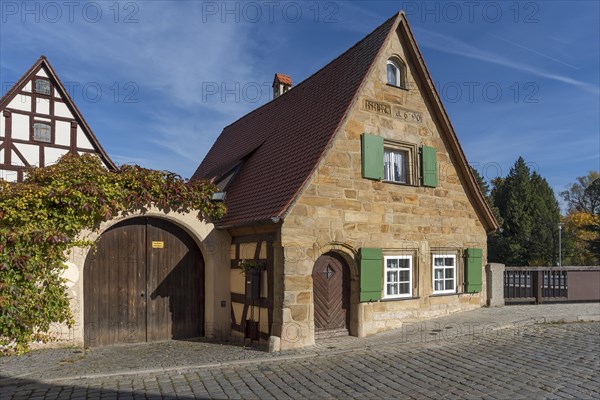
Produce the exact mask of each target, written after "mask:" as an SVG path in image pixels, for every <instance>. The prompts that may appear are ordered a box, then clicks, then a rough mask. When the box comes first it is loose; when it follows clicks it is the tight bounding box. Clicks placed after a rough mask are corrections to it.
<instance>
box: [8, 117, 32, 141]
mask: <svg viewBox="0 0 600 400" xmlns="http://www.w3.org/2000/svg"><path fill="white" fill-rule="evenodd" d="M11 119H12V137H13V139H23V140H29V117H28V116H27V115H22V114H17V113H13V114H12V117H11Z"/></svg>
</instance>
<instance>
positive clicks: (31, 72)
mask: <svg viewBox="0 0 600 400" xmlns="http://www.w3.org/2000/svg"><path fill="white" fill-rule="evenodd" d="M42 68H43V69H44V70H45V72H46V73H47V74H48V77H49V79H50V80H51V81H52V84H53V86H54V88H56V89H57V90H58V93H59V94H60V96H61V97H62V99H63V101H64V102H65V105H66V106H67V107H68V108H69V110H70V111H71V113H72V114H73V116H75V119H77V122H79V124H80V126H81V129H82V130H83V132H84V133H85V135H86V136H87V138H88V140H89V141H90V143H91V144H92V146H93V147H94V150H96V152H97V153H98V155H99V156H100V158H101V159H102V161H103V162H104V164H105V165H106V166H107V167H108V168H110V169H116V168H117V167H116V165H115V163H114V162H113V161H112V160H111V159H110V157H109V156H108V154H106V152H105V151H104V148H103V147H102V146H101V145H100V142H99V141H98V138H97V137H96V135H94V132H93V131H92V128H90V126H89V125H88V123H87V122H86V120H85V118H83V115H82V114H81V112H80V111H79V109H78V108H77V106H76V105H75V102H74V101H73V99H71V96H70V95H69V92H68V91H67V90H66V89H65V87H64V85H63V84H62V82H61V80H60V79H58V76H57V75H56V72H55V71H54V68H52V66H51V65H50V63H49V62H48V59H47V58H46V56H40V58H39V59H38V60H37V61H36V62H35V63H34V64H33V65H32V66H31V67H30V68H29V69H28V70H27V72H25V74H23V76H22V77H21V78H20V79H19V80H18V81H17V82H16V83H15V84H14V85H13V86H12V87H11V88H10V89H9V90H8V91H7V92H6V93H5V94H4V95H3V96H2V98H1V99H0V110H3V109H4V108H5V107H6V106H7V105H8V104H9V103H10V102H11V100H12V99H13V98H14V97H15V96H16V95H17V94H18V93H19V92H20V91H21V90H23V88H24V87H25V85H26V84H27V82H28V81H29V80H31V79H32V78H33V77H34V76H35V74H36V73H37V72H38V71H39V70H40V69H42Z"/></svg>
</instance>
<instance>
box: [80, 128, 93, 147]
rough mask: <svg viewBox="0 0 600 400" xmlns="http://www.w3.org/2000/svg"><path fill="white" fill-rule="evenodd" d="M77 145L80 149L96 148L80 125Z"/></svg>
mask: <svg viewBox="0 0 600 400" xmlns="http://www.w3.org/2000/svg"><path fill="white" fill-rule="evenodd" d="M77 147H78V148H80V149H94V146H92V143H90V141H89V140H88V138H87V136H86V135H85V133H84V132H83V130H82V129H81V126H79V125H77Z"/></svg>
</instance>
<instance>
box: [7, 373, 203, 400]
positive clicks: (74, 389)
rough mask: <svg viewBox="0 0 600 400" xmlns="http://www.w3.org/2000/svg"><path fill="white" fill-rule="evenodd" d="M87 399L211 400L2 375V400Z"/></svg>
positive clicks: (192, 396)
mask: <svg viewBox="0 0 600 400" xmlns="http://www.w3.org/2000/svg"><path fill="white" fill-rule="evenodd" d="M29 398H36V399H44V400H51V399H71V398H77V399H86V398H88V399H89V398H103V399H117V398H130V399H137V398H143V399H156V400H159V399H164V400H176V399H184V400H188V399H189V400H192V399H211V397H206V396H196V395H194V394H189V395H185V394H183V395H182V394H179V395H178V394H175V393H172V394H171V393H161V392H160V391H154V390H127V389H123V390H115V389H108V388H107V389H104V388H100V387H94V386H93V385H90V386H79V385H76V384H72V383H64V384H62V383H45V382H39V381H36V380H31V379H22V378H7V377H5V376H2V375H0V399H2V400H9V399H10V400H17V399H29Z"/></svg>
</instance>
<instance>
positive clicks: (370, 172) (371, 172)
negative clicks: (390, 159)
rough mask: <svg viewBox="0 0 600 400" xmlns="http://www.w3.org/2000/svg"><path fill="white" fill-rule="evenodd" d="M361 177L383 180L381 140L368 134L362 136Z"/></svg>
mask: <svg viewBox="0 0 600 400" xmlns="http://www.w3.org/2000/svg"><path fill="white" fill-rule="evenodd" d="M362 176H363V178H368V179H377V180H381V179H383V138H382V137H381V136H373V135H369V134H368V133H363V135H362Z"/></svg>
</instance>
